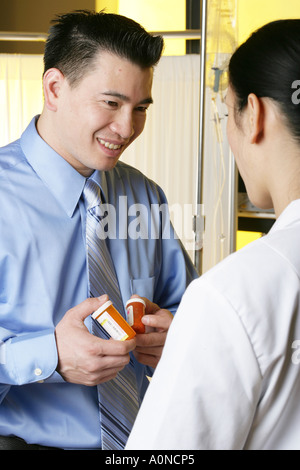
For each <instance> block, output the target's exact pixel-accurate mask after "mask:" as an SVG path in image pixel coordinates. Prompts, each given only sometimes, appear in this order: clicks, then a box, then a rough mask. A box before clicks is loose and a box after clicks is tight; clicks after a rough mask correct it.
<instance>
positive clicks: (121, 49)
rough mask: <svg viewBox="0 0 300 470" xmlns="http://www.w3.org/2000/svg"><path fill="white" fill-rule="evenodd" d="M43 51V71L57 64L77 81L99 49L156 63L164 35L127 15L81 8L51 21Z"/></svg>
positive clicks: (71, 80) (134, 60) (144, 63)
mask: <svg viewBox="0 0 300 470" xmlns="http://www.w3.org/2000/svg"><path fill="white" fill-rule="evenodd" d="M52 23H53V26H52V27H51V28H50V30H49V36H48V39H47V41H46V46H45V54H44V73H45V72H46V71H47V70H48V69H50V68H52V67H55V68H57V69H59V70H60V71H61V72H62V73H63V74H64V75H65V76H66V77H67V78H68V80H69V83H70V85H75V83H77V82H78V81H79V80H80V79H81V78H82V77H83V76H84V74H85V73H86V72H88V71H90V68H91V67H92V66H93V62H94V58H95V56H96V54H97V53H98V52H100V51H108V52H111V53H114V54H116V55H118V56H120V57H122V58H125V59H128V60H130V61H131V62H132V63H134V64H136V65H139V66H140V67H141V68H148V67H153V66H154V65H156V64H157V62H158V61H159V59H160V57H161V54H162V50H163V44H164V43H163V38H162V37H161V36H153V35H151V34H149V33H148V32H147V31H145V29H144V28H143V27H142V26H141V25H140V24H138V23H136V22H135V21H133V20H131V19H130V18H126V17H125V16H121V15H115V14H110V13H104V12H103V11H101V12H99V13H96V12H93V11H88V10H78V11H74V12H72V13H68V14H65V15H60V16H57V17H56V19H55V20H53V21H52Z"/></svg>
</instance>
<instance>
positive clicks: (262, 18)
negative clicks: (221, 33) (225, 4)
mask: <svg viewBox="0 0 300 470" xmlns="http://www.w3.org/2000/svg"><path fill="white" fill-rule="evenodd" d="M237 1H238V3H237V7H238V8H237V13H238V21H237V24H238V37H239V43H242V42H244V41H245V40H246V39H247V38H248V37H249V35H250V34H251V33H252V32H253V31H255V30H256V29H257V28H259V27H260V26H263V25H264V24H265V23H268V22H270V21H274V20H279V19H284V18H300V0H237Z"/></svg>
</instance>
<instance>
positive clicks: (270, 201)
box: [127, 20, 300, 450]
mask: <svg viewBox="0 0 300 470" xmlns="http://www.w3.org/2000/svg"><path fill="white" fill-rule="evenodd" d="M299 57H300V20H282V21H279V22H273V23H270V24H268V25H266V26H264V27H263V28H261V29H260V30H258V31H257V32H256V33H254V34H253V35H252V36H251V37H250V38H249V39H248V40H247V41H246V43H245V44H243V45H242V46H241V47H240V48H239V49H238V50H237V51H236V52H235V53H234V55H233V56H232V59H231V62H230V66H229V89H228V93H227V97H226V103H227V107H228V114H229V116H228V126H227V134H228V140H229V143H230V146H231V148H232V151H233V153H234V156H235V159H236V162H237V165H238V168H239V171H240V174H241V176H242V178H243V180H244V182H245V185H246V189H247V192H248V195H249V198H250V200H251V201H252V202H253V204H254V205H256V206H258V207H261V208H271V207H273V208H274V210H275V214H276V218H277V220H276V223H275V224H274V226H273V227H272V229H271V231H270V232H269V234H268V235H266V236H264V237H263V238H261V239H259V240H257V241H255V242H253V243H251V244H250V245H248V246H247V247H245V248H243V249H242V250H240V251H238V252H236V253H234V254H233V255H230V256H229V257H227V258H226V259H225V260H224V261H222V262H221V263H219V264H218V265H217V266H216V267H214V268H213V269H211V270H210V271H209V272H207V273H206V274H204V275H203V276H201V278H199V279H197V280H196V281H194V282H193V283H192V284H191V285H190V287H189V288H188V290H187V291H186V293H185V295H184V297H183V300H182V302H181V305H180V307H179V310H178V312H177V314H176V316H175V319H174V320H173V323H172V326H171V329H170V331H169V335H168V338H167V342H166V345H165V348H164V352H163V356H162V359H161V361H160V363H159V365H158V367H157V370H156V372H155V374H154V377H153V379H152V382H151V384H150V387H149V390H148V392H147V395H146V397H145V399H144V402H143V404H142V407H141V410H140V413H139V415H138V418H137V420H136V423H135V426H134V428H133V431H132V434H131V436H130V438H129V441H128V444H127V450H130V449H152V450H154V449H169V450H172V449H176V450H179V449H182V450H195V449H300V280H299V278H300V105H299V101H300V100H299V98H298V95H300V93H299V92H298V89H300V62H299ZM145 321H146V320H145ZM148 321H149V320H148Z"/></svg>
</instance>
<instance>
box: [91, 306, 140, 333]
mask: <svg viewBox="0 0 300 470" xmlns="http://www.w3.org/2000/svg"><path fill="white" fill-rule="evenodd" d="M92 317H93V318H94V320H97V322H99V323H100V325H101V326H102V328H104V330H105V331H106V332H107V333H108V334H109V335H110V336H111V337H112V338H113V339H116V340H119V341H125V340H126V339H132V338H134V336H135V331H134V330H133V329H132V328H131V327H130V325H129V324H128V323H127V321H126V320H124V318H123V317H122V315H121V314H120V313H119V312H118V311H117V309H116V308H115V307H114V306H113V304H112V302H111V301H110V300H108V301H107V302H105V304H103V305H101V307H99V308H98V309H97V310H96V311H95V312H94V313H93V314H92Z"/></svg>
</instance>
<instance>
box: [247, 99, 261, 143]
mask: <svg viewBox="0 0 300 470" xmlns="http://www.w3.org/2000/svg"><path fill="white" fill-rule="evenodd" d="M263 122H264V108H263V105H262V102H261V100H260V99H259V98H257V96H256V95H255V94H254V93H250V95H249V96H248V126H249V138H250V143H251V144H257V143H259V141H260V140H261V139H262V137H263Z"/></svg>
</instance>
